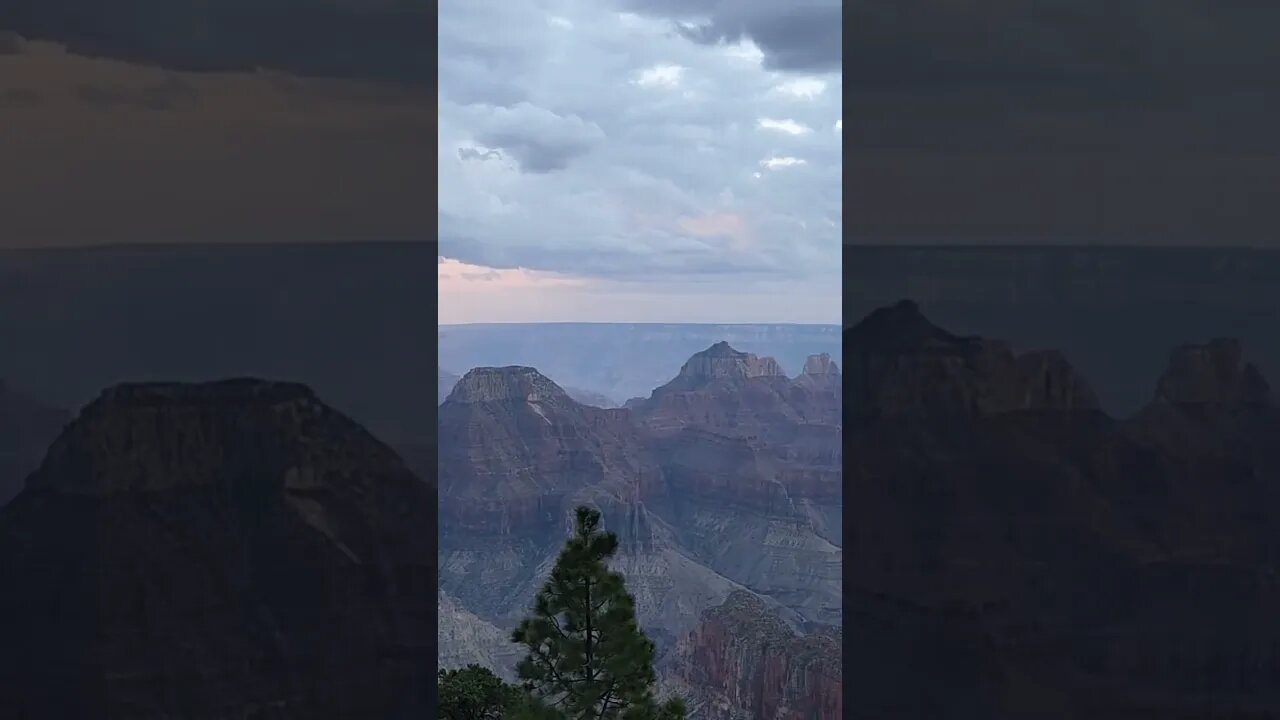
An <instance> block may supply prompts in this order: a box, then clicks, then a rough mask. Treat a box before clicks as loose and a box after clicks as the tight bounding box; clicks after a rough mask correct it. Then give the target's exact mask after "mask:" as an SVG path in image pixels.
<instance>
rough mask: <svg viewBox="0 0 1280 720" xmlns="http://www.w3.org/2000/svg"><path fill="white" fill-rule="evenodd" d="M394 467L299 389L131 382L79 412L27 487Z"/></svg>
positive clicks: (72, 489)
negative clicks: (353, 467) (353, 466)
mask: <svg viewBox="0 0 1280 720" xmlns="http://www.w3.org/2000/svg"><path fill="white" fill-rule="evenodd" d="M353 464H355V465H360V466H362V467H380V468H384V469H387V470H389V471H391V472H396V471H400V470H401V468H400V465H401V463H400V461H399V459H398V458H397V457H396V456H395V453H394V452H392V451H391V450H390V449H389V448H387V447H386V446H385V445H383V444H382V443H380V442H379V441H378V440H376V439H375V438H374V437H373V436H372V435H370V434H369V433H368V432H367V431H365V430H364V428H362V427H360V425H358V424H357V423H355V422H354V421H352V420H350V419H348V418H346V417H344V416H343V415H341V414H340V413H338V412H337V411H335V410H332V409H330V408H329V407H328V406H326V405H325V404H324V403H322V402H321V401H320V400H319V399H317V398H316V396H315V394H314V393H313V392H312V391H311V389H310V388H308V387H307V386H305V385H300V384H297V383H285V382H272V381H267V380H256V379H249V378H244V379H234V380H222V381H216V382H207V383H129V384H123V385H117V386H114V387H111V388H109V389H107V390H105V391H103V392H102V394H101V395H99V396H98V398H97V399H96V400H94V401H93V402H91V403H89V404H88V405H86V406H85V407H84V409H83V410H81V412H80V414H79V416H78V417H77V418H76V419H75V420H74V421H73V422H72V423H71V424H69V425H68V426H67V427H66V428H65V429H64V430H63V431H62V434H61V435H59V436H58V438H57V439H56V440H55V441H54V442H53V444H52V445H51V446H50V447H49V450H48V452H47V453H46V454H45V458H44V462H43V463H42V464H41V466H40V468H39V469H38V470H37V471H36V472H35V473H33V474H32V475H31V477H30V478H29V479H28V481H27V486H28V487H29V488H32V489H37V490H39V489H53V490H57V491H59V492H64V493H72V494H82V495H90V496H106V495H114V494H118V493H132V492H157V491H164V490H171V489H175V488H182V487H199V486H210V485H215V484H219V483H228V482H229V483H241V482H248V481H249V478H254V480H252V482H253V483H258V482H261V483H264V485H263V487H264V488H266V487H273V486H274V487H277V488H278V487H286V486H287V487H303V486H312V485H316V484H323V483H322V482H321V478H324V477H332V478H336V477H339V476H342V475H343V473H344V472H345V471H346V470H347V469H348V466H352V465H353Z"/></svg>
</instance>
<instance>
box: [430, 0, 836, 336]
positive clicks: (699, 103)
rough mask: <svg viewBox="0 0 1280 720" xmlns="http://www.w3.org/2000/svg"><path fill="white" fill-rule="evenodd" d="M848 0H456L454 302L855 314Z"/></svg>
mask: <svg viewBox="0 0 1280 720" xmlns="http://www.w3.org/2000/svg"><path fill="white" fill-rule="evenodd" d="M840 13H841V8H840V2H839V0H820V1H818V0H810V1H809V2H796V3H779V2H776V0H751V1H743V0H736V1H734V2H730V1H728V0H693V1H685V2H676V1H675V0H591V1H588V0H519V1H515V2H513V1H511V0H442V1H441V2H440V3H439V15H438V22H439V26H438V27H439V88H438V98H437V102H438V108H439V110H438V112H439V117H438V120H439V131H438V154H437V162H438V182H439V185H438V188H439V190H438V199H439V207H438V229H439V241H440V251H439V252H440V257H439V261H438V279H439V282H440V290H439V298H440V308H439V317H438V319H439V322H440V323H442V324H450V323H464V322H536V321H561V322H568V321H598V322H607V321H614V322H823V323H838V322H839V321H840V252H841V244H840V237H841V232H842V212H841V179H840V175H841V147H842V135H843V132H842V122H841V97H842V94H841V91H842V75H841V57H840V50H841V48H840V32H841V31H840V16H841V15H840Z"/></svg>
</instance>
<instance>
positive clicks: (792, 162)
mask: <svg viewBox="0 0 1280 720" xmlns="http://www.w3.org/2000/svg"><path fill="white" fill-rule="evenodd" d="M807 164H808V162H806V161H805V160H803V159H801V158H797V157H790V156H787V157H771V158H766V159H764V160H761V161H760V165H761V166H763V167H765V168H768V169H769V170H777V169H779V168H789V167H796V166H797V165H807Z"/></svg>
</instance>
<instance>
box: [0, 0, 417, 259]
mask: <svg viewBox="0 0 1280 720" xmlns="http://www.w3.org/2000/svg"><path fill="white" fill-rule="evenodd" d="M432 12H433V11H432V9H431V8H430V7H428V6H427V4H425V3H421V2H418V1H417V0H220V1H219V2H217V3H209V2H204V1H203V0H124V1H123V2H117V3H113V4H112V10H111V12H103V11H102V3H100V2H98V1H97V0H39V2H21V1H19V2H5V3H0V218H3V224H4V225H3V230H4V231H3V232H0V248H3V247H50V246H65V245H94V244H122V243H123V244H134V243H218V242H235V243H243V242H255V243H257V242H318V241H319V242H324V241H344V242H345V241H360V240H380V241H427V240H430V239H432V238H433V237H434V233H435V228H434V225H433V222H432V220H431V217H430V205H429V203H424V202H423V195H424V192H425V193H429V192H430V190H428V188H430V187H432V186H433V178H432V175H431V169H430V162H429V160H427V159H428V158H429V157H430V155H431V146H430V145H429V144H428V143H429V142H430V135H431V132H432V128H433V127H434V124H435V123H434V111H435V103H434V101H433V100H432V97H431V93H430V87H431V83H432V82H433V78H434V65H435V63H434V58H433V57H432V55H431V53H432V52H434V49H433V48H432V47H431V44H430V43H429V42H423V37H424V36H425V35H427V34H428V33H429V30H428V28H429V27H430V17H431V15H430V14H431V13H432Z"/></svg>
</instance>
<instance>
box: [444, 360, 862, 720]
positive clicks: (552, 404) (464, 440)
mask: <svg viewBox="0 0 1280 720" xmlns="http://www.w3.org/2000/svg"><path fill="white" fill-rule="evenodd" d="M468 378H470V380H469V379H468ZM806 378H808V380H806ZM838 378H839V375H838V368H837V367H836V365H835V363H833V362H831V361H830V358H829V357H827V358H823V357H821V356H815V358H813V360H812V361H811V362H810V363H809V371H808V373H802V374H801V376H800V377H798V378H796V379H791V378H788V377H787V376H786V375H785V373H784V372H783V371H782V369H781V367H780V366H779V365H778V363H776V362H775V361H773V360H771V359H768V358H758V357H755V356H753V355H750V354H748V353H741V352H738V351H736V350H734V349H733V348H732V347H731V346H729V345H728V344H727V343H717V344H714V345H712V346H711V347H709V348H707V349H706V350H704V351H703V352H701V353H698V354H696V355H695V356H694V357H692V358H690V360H689V361H688V362H686V363H685V365H684V369H683V370H682V371H681V372H680V373H679V374H678V375H677V376H676V377H675V378H673V379H672V380H671V381H670V382H669V383H667V384H666V385H665V386H664V387H662V388H659V389H658V390H655V391H654V393H653V395H652V396H651V398H650V399H649V400H646V401H641V402H640V403H632V404H631V407H630V408H626V409H614V410H604V409H599V408H594V407H589V406H585V405H582V404H580V403H578V402H576V401H574V400H573V399H572V398H571V397H569V396H568V393H566V392H564V391H562V390H560V389H559V388H558V387H555V385H554V383H551V381H550V380H547V379H546V378H545V377H543V376H542V375H541V374H540V373H537V372H536V371H534V370H532V369H529V368H521V367H507V368H478V369H476V370H473V371H472V372H471V373H469V374H468V376H466V377H464V378H463V379H462V380H461V381H460V382H459V383H458V385H457V387H456V388H455V389H454V391H453V394H452V395H451V396H450V398H449V400H448V401H447V402H445V403H444V405H442V406H441V408H440V413H439V418H440V447H441V461H440V466H439V467H440V487H441V493H440V513H441V514H440V520H441V531H440V560H439V564H440V568H441V575H440V578H441V580H440V582H441V588H442V590H443V591H444V592H446V593H448V594H449V595H450V596H451V597H453V598H456V600H457V606H458V607H459V608H461V609H463V610H464V611H465V613H467V615H463V614H459V613H451V614H450V616H449V617H445V616H444V615H442V616H441V633H442V634H441V637H442V638H444V637H455V638H470V639H468V640H466V642H463V641H462V640H459V641H458V644H459V647H460V649H459V650H458V651H456V652H455V651H450V652H448V653H444V654H443V655H442V656H448V657H455V656H459V655H460V654H462V653H463V652H466V653H467V654H468V655H469V656H470V657H486V656H487V657H496V655H497V654H498V653H500V652H503V651H504V650H503V649H502V646H503V643H501V642H497V641H494V642H492V643H490V644H488V645H485V644H484V643H483V642H480V641H476V640H475V638H479V637H482V636H483V635H484V634H483V633H479V632H477V631H476V630H475V627H476V622H477V621H479V622H480V623H484V624H487V625H488V626H492V627H497V628H501V629H503V630H509V629H510V628H511V626H512V625H513V624H514V622H515V621H516V620H517V619H518V618H519V617H521V616H523V615H524V614H525V613H527V611H528V608H529V602H530V601H531V599H532V596H533V594H534V592H535V591H536V589H537V587H538V586H539V585H540V583H541V582H542V581H543V579H545V577H546V573H547V572H548V571H549V570H550V567H551V564H552V562H553V561H554V558H555V555H556V554H557V553H558V551H559V549H560V547H561V545H562V543H563V541H564V538H565V535H566V532H567V531H568V529H569V527H570V526H569V518H570V514H571V511H572V508H573V507H574V506H575V505H578V504H583V503H585V504H589V505H593V506H595V507H598V508H600V509H601V511H602V514H603V520H604V525H605V527H607V528H609V529H610V530H613V531H614V532H616V533H617V534H618V536H619V538H620V540H621V548H620V551H619V553H618V556H617V557H616V558H615V560H614V563H613V564H614V567H615V569H617V570H619V571H621V572H622V573H623V574H624V575H625V577H626V578H627V586H628V589H629V590H630V591H631V592H632V593H633V594H634V596H635V598H636V602H637V614H638V617H639V619H640V621H641V623H642V625H643V626H644V628H645V631H646V633H647V634H648V635H649V637H650V638H652V639H653V640H654V641H655V643H656V644H657V648H658V656H659V663H660V667H663V668H665V667H667V666H668V664H669V663H670V662H672V660H671V658H672V657H673V653H674V652H675V648H676V646H677V643H678V642H679V641H680V639H681V638H685V637H687V636H688V635H689V633H690V632H692V631H694V629H695V626H696V624H697V623H698V621H699V618H700V616H701V613H702V611H704V610H706V609H708V608H712V607H717V606H720V605H721V604H722V603H723V602H725V600H726V599H727V598H729V597H730V596H731V595H732V594H734V593H747V594H748V595H752V596H754V595H760V596H767V597H770V598H771V600H770V602H772V603H773V604H774V606H775V607H777V608H778V609H779V610H780V611H783V612H785V613H787V614H788V615H789V617H792V618H794V619H795V620H796V621H797V622H803V621H805V620H810V621H818V622H823V623H830V624H835V625H838V624H839V622H840V602H839V585H840V552H841V551H840V547H839V543H840V541H841V538H840V529H839V528H840V523H839V516H840V457H841V455H840V450H839V448H840V443H839V421H838V418H839V392H838V387H839V384H838ZM810 381H812V383H811V384H809V383H810ZM833 418H834V419H833ZM495 637H496V636H495ZM477 645H481V646H483V647H480V648H479V649H477V648H476V647H475V646H477ZM468 647H470V648H471V649H470V650H467V649H466V648H468ZM495 662H497V661H495ZM682 687H683V690H684V691H686V692H687V693H688V694H689V696H690V697H691V698H692V699H697V698H700V697H701V693H702V692H703V689H702V688H701V686H699V685H696V684H695V685H689V684H686V685H684V686H682ZM796 691H797V690H796V687H794V686H787V687H786V688H783V689H782V690H780V692H781V693H782V696H783V698H784V701H785V702H789V703H793V704H794V703H795V702H797V701H798V698H797V697H794V696H793V693H794V692H796ZM797 707H799V706H797Z"/></svg>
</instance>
